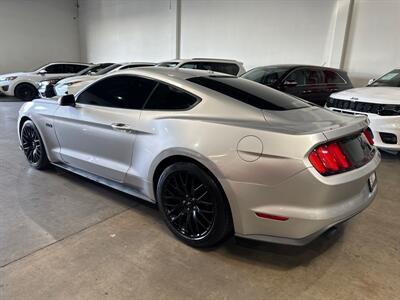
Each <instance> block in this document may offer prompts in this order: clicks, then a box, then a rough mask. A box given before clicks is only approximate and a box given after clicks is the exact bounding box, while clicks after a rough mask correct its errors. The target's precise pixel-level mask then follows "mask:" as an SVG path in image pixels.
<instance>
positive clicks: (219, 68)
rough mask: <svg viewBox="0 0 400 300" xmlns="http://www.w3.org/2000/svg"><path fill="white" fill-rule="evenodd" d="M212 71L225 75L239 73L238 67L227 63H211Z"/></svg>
mask: <svg viewBox="0 0 400 300" xmlns="http://www.w3.org/2000/svg"><path fill="white" fill-rule="evenodd" d="M213 65H214V66H213V70H214V71H216V72H221V73H225V74H231V75H237V73H239V67H238V66H237V65H235V64H229V63H213Z"/></svg>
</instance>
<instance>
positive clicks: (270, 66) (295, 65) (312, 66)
mask: <svg viewBox="0 0 400 300" xmlns="http://www.w3.org/2000/svg"><path fill="white" fill-rule="evenodd" d="M264 68H265V69H266V68H287V69H291V70H292V69H297V68H313V69H321V70H334V71H337V72H339V71H340V72H344V71H343V70H341V69H337V68H331V67H324V66H315V65H301V64H278V65H268V66H261V67H255V68H254V69H264Z"/></svg>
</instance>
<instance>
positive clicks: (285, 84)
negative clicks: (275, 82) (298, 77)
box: [283, 80, 298, 87]
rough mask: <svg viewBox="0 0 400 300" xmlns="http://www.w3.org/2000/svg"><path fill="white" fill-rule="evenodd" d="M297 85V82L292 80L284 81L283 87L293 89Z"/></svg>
mask: <svg viewBox="0 0 400 300" xmlns="http://www.w3.org/2000/svg"><path fill="white" fill-rule="evenodd" d="M297 85H298V83H297V81H294V80H285V82H284V83H283V86H287V87H295V86H297Z"/></svg>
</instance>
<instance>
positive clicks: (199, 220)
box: [157, 162, 233, 247]
mask: <svg viewBox="0 0 400 300" xmlns="http://www.w3.org/2000/svg"><path fill="white" fill-rule="evenodd" d="M157 200H158V206H159V208H160V211H161V213H162V215H163V217H164V220H165V222H166V223H167V226H168V227H169V229H170V230H171V231H172V232H173V233H174V234H175V235H176V236H177V237H178V238H179V239H180V240H182V241H183V242H185V243H186V244H188V245H190V246H193V247H211V246H214V245H215V244H217V243H219V242H221V241H222V240H223V239H224V238H226V237H227V236H228V234H229V233H231V232H232V227H233V226H232V219H231V215H230V209H229V206H228V204H227V201H226V200H225V197H224V194H223V193H222V191H221V190H220V188H219V187H218V185H217V184H216V182H215V181H214V179H213V178H212V177H211V176H210V175H209V174H207V173H206V172H205V171H204V170H202V169H201V168H200V167H198V166H197V165H195V164H193V163H187V162H180V163H175V164H173V165H171V166H169V167H167V168H166V169H165V170H164V171H163V173H162V174H161V177H160V179H159V181H158V185H157Z"/></svg>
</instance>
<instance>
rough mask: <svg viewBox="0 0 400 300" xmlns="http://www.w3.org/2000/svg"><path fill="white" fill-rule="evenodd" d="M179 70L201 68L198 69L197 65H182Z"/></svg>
mask: <svg viewBox="0 0 400 300" xmlns="http://www.w3.org/2000/svg"><path fill="white" fill-rule="evenodd" d="M180 68H183V69H201V68H199V65H198V63H186V64H183V65H182V66H180Z"/></svg>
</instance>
